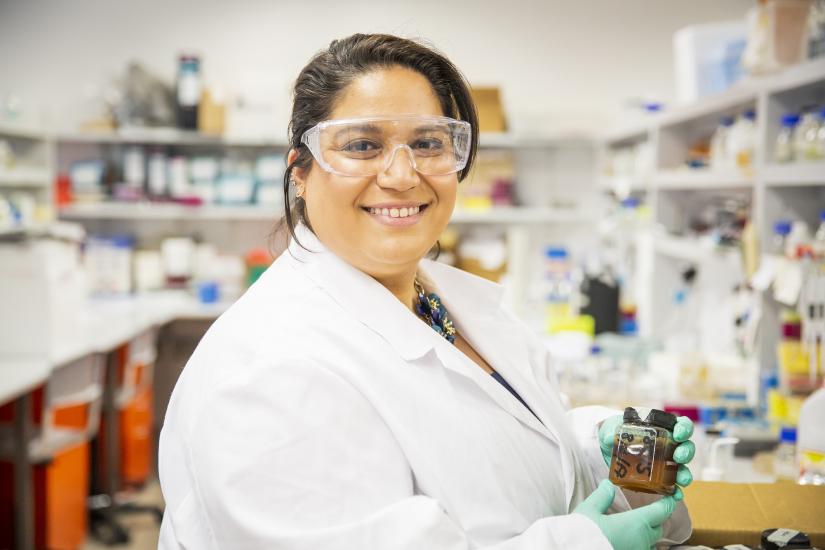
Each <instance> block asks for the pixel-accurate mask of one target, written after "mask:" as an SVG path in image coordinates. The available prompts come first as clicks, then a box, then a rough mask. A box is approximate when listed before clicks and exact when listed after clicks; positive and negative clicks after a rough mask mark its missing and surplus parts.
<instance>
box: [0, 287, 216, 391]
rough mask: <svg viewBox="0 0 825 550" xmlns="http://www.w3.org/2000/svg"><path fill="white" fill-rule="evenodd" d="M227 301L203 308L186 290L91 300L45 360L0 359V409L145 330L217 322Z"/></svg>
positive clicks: (49, 350) (7, 357)
mask: <svg viewBox="0 0 825 550" xmlns="http://www.w3.org/2000/svg"><path fill="white" fill-rule="evenodd" d="M229 305H231V304H230V303H228V302H219V303H215V304H201V303H199V302H198V301H197V300H196V299H195V298H194V297H192V296H191V295H190V294H188V293H187V292H185V291H161V292H155V293H149V294H140V295H135V296H129V297H123V298H105V299H104V298H95V299H91V300H89V302H88V308H87V309H86V310H85V311H80V312H78V316H77V323H76V324H75V325H73V326H71V327H66V330H65V332H62V333H60V334H58V335H57V337H56V338H55V341H54V344H53V345H52V346H50V349H48V350H45V353H44V356H43V357H19V356H2V355H0V404H2V403H7V402H9V401H11V400H12V399H15V398H17V397H18V396H20V395H22V394H24V393H26V392H28V391H31V390H32V389H34V388H35V387H37V386H39V385H41V384H43V383H44V382H45V381H46V380H48V378H49V376H50V375H51V373H52V371H53V370H54V369H56V368H58V367H61V366H63V365H65V364H67V363H70V362H72V361H75V360H77V359H80V358H82V357H84V356H86V355H89V354H90V353H105V352H108V351H111V350H112V349H114V348H116V347H117V346H119V345H121V344H123V343H125V342H127V341H129V340H131V339H132V338H134V337H136V336H138V335H139V334H141V333H143V332H144V331H146V330H148V329H150V328H152V327H157V326H161V325H164V324H166V323H169V322H171V321H174V320H176V319H202V320H210V319H215V318H217V317H218V316H219V315H220V314H221V313H223V312H224V311H226V309H227V308H228V307H229Z"/></svg>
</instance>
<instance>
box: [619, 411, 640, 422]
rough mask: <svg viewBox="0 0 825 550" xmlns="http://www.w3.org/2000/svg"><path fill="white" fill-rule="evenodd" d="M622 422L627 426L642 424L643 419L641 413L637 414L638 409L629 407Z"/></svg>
mask: <svg viewBox="0 0 825 550" xmlns="http://www.w3.org/2000/svg"><path fill="white" fill-rule="evenodd" d="M622 420H623V421H624V422H625V423H627V424H641V423H642V418H641V417H640V416H639V413H637V412H636V409H634V408H633V407H627V408H625V410H624V417H623V418H622Z"/></svg>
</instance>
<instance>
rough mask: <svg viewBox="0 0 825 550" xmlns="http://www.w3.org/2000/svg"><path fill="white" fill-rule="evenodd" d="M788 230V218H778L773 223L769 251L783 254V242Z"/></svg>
mask: <svg viewBox="0 0 825 550" xmlns="http://www.w3.org/2000/svg"><path fill="white" fill-rule="evenodd" d="M790 232H791V222H790V221H788V220H779V221H778V222H776V223H775V224H773V242H772V246H771V249H772V250H771V252H773V253H774V254H776V255H779V256H784V255H785V244H786V240H787V238H788V235H789V234H790Z"/></svg>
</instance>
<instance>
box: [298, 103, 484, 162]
mask: <svg viewBox="0 0 825 550" xmlns="http://www.w3.org/2000/svg"><path fill="white" fill-rule="evenodd" d="M413 120H419V121H422V122H429V123H436V124H448V125H450V126H451V127H452V126H457V127H458V128H460V129H461V131H462V132H463V133H466V135H467V140H466V142H467V145H466V151H463V154H462V155H460V157H459V160H458V162H457V163H456V164H455V167H454V169H452V170H450V171H449V172H445V173H440V174H427V173H426V172H422V171H421V170H420V169H419V168H418V165H417V162H416V160H415V154H414V153H413V151H412V149H410V147H409V146H408V145H406V144H397V145H396V146H395V147H393V148H392V150H391V151H390V152H389V153H385V155H388V156H387V157H386V159H385V166H384V167H383V168H382V170H381V172H383V171H384V170H386V169H387V168H388V166H389V165H390V164H391V162H392V161H393V160H394V159H395V154H396V152H397V151H398V149H402V148H403V149H407V151H408V152H409V153H410V155H409V157H410V165H411V166H412V167H413V169H414V170H415V171H416V172H418V173H419V174H422V175H425V176H439V175H443V176H446V175H449V174H455V173H456V172H460V171H461V170H463V169H464V168H465V167H466V166H467V160H468V158H469V153H470V148H471V146H472V127H471V126H470V123H469V122H467V121H466V120H456V119H454V118H450V117H446V116H437V115H414V114H408V115H392V116H372V117H358V118H339V119H330V120H324V121H322V122H319V123H318V124H316V125H315V126H313V127H312V128H310V129H309V130H307V131H306V132H304V133H303V134H302V135H301V143H303V144H304V145H306V147H307V149H309V152H310V153H312V156H313V158H314V159H315V161H316V162H317V163H318V164H319V165H320V166H321V168H323V169H324V170H325V171H326V172H329V173H331V174H335V175H338V176H345V177H355V178H358V177H367V176H372V175H377V174H347V173H345V172H341V171H339V170H336V169H335V168H333V167H332V166H331V165H330V164H329V163H328V162H327V161H326V160H325V159H324V155H323V153H322V151H321V132H322V131H324V130H325V129H327V128H330V127H335V126H345V125H347V124H353V123H370V122H393V121H398V122H404V121H413ZM450 135H451V136H453V135H454V132H452V131H451V133H450ZM381 172H378V173H381Z"/></svg>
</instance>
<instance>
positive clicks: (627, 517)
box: [573, 479, 676, 550]
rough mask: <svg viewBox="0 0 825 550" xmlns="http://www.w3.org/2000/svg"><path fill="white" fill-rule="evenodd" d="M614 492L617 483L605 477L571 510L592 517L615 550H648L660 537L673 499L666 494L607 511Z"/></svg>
mask: <svg viewBox="0 0 825 550" xmlns="http://www.w3.org/2000/svg"><path fill="white" fill-rule="evenodd" d="M615 495H616V486H615V485H613V484H612V483H610V481H608V480H606V479H605V480H604V481H602V482H601V484H599V486H598V487H597V488H596V490H595V491H593V493H591V494H590V496H589V497H587V498H586V499H584V501H582V503H581V504H579V505H578V506H576V509H575V510H573V513H574V514H582V515H584V516H587V517H588V518H590V519H591V520H593V521H594V522H595V523H596V525H598V526H599V529H601V530H602V533H603V534H604V536H605V538H607V540H608V541H610V544H611V545H612V546H613V548H614V549H615V550H649V549H650V548H651V547H652V546H653V545H654V544H656V541H657V540H659V539H660V538H662V524H663V523H664V522H665V521H666V520H667V519H668V518H669V517H670V516H671V514H673V511H674V510H675V509H676V501H675V500H674V498H673V497H672V496H666V497H662V498H661V499H660V500H657V501H656V502H654V503H653V504H648V505H647V506H642V507H640V508H635V509H633V510H629V511H627V512H620V513H618V514H610V515H607V514H606V512H607V509H608V508H610V505H611V504H612V503H613V497H614V496H615Z"/></svg>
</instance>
